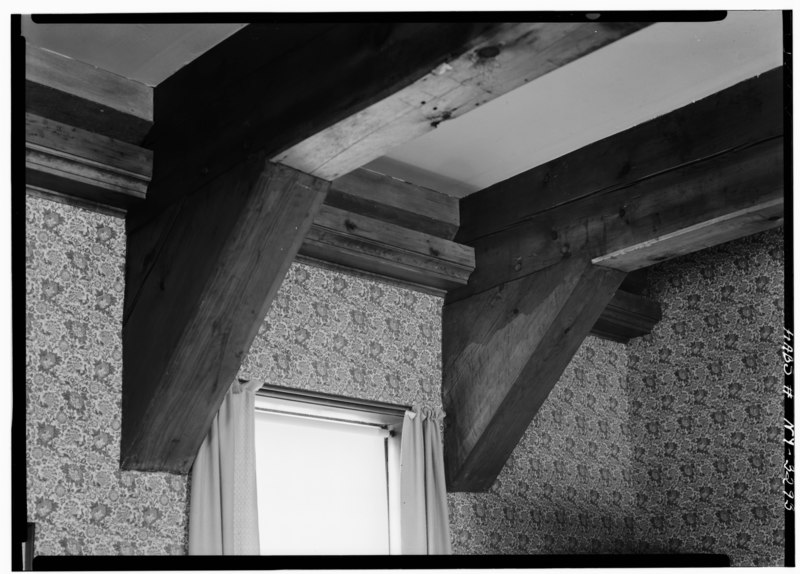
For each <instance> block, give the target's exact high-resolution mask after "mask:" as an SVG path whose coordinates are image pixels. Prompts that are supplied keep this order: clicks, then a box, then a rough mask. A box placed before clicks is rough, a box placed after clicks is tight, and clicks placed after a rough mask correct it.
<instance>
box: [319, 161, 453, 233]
mask: <svg viewBox="0 0 800 574" xmlns="http://www.w3.org/2000/svg"><path fill="white" fill-rule="evenodd" d="M325 205H330V206H331V207H338V208H340V209H345V210H347V211H350V212H352V213H357V214H359V215H364V216H367V217H372V218H375V219H380V220H381V221H385V222H386V223H391V224H394V225H399V226H401V227H405V228H406V229H411V230H413V231H419V232H420V233H427V234H429V235H434V236H436V237H441V238H442V239H453V237H454V236H455V234H456V232H457V231H458V226H459V221H460V220H459V213H458V199H457V198H455V197H452V196H449V195H445V194H443V193H439V192H438V191H433V190H431V189H427V188H424V187H421V186H418V185H414V184H413V183H408V182H406V181H402V180H400V179H396V178H394V177H390V176H388V175H382V174H380V173H376V172H374V171H369V170H367V169H357V170H355V171H353V172H350V173H348V174H347V175H344V176H342V177H340V178H338V179H335V180H333V181H332V182H331V189H330V191H329V192H328V196H327V197H326V198H325Z"/></svg>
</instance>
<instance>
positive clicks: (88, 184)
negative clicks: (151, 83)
mask: <svg viewBox="0 0 800 574" xmlns="http://www.w3.org/2000/svg"><path fill="white" fill-rule="evenodd" d="M25 59H26V66H25V184H26V189H27V192H28V194H31V195H38V196H44V197H47V198H48V199H53V200H55V201H61V202H65V203H70V204H73V205H79V206H81V207H88V208H90V209H97V210H100V211H104V212H107V213H114V214H116V215H121V214H124V211H125V209H127V208H128V207H129V206H131V205H133V204H135V203H137V202H141V201H142V200H143V199H144V197H145V195H146V192H147V186H148V184H149V182H150V177H151V174H152V165H153V152H152V151H150V150H148V149H145V148H143V147H141V146H140V145H139V142H140V141H141V140H142V139H143V138H144V136H145V134H146V133H147V131H148V130H149V129H150V127H151V126H152V123H153V121H152V120H153V93H152V92H153V90H152V88H150V87H148V86H145V85H144V84H140V83H139V82H135V81H133V80H128V79H126V78H123V77H120V76H117V75H116V74H112V73H110V72H107V71H105V70H101V69H99V68H96V67H94V66H90V65H88V64H84V63H83V62H79V61H77V60H73V59H72V58H68V57H66V56H62V55H60V54H56V53H54V52H49V51H47V50H43V49H41V48H37V47H36V46H31V45H26V46H25Z"/></svg>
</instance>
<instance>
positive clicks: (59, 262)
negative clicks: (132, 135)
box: [26, 197, 187, 555]
mask: <svg viewBox="0 0 800 574" xmlns="http://www.w3.org/2000/svg"><path fill="white" fill-rule="evenodd" d="M124 264H125V226H124V222H123V221H122V220H121V219H116V218H113V217H109V216H105V215H99V214H97V213H93V212H89V211H84V210H82V209H78V208H74V207H70V206H67V205H62V204H60V203H54V202H51V201H47V200H43V199H38V198H32V197H29V198H28V199H27V204H26V292H27V293H26V295H27V305H26V313H27V314H26V371H27V384H26V387H27V427H26V439H27V440H26V456H27V459H28V465H27V466H28V484H27V496H28V520H29V521H32V522H36V544H35V550H36V553H37V554H39V555H65V554H81V555H85V554H104V555H114V554H183V553H184V548H185V531H186V524H185V522H186V519H185V516H186V499H187V496H186V492H187V491H186V477H183V476H177V475H169V474H157V473H140V472H121V471H120V470H119V445H120V409H121V389H122V372H121V366H122V300H123V291H124V289H123V281H124Z"/></svg>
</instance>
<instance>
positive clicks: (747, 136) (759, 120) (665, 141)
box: [456, 68, 784, 244]
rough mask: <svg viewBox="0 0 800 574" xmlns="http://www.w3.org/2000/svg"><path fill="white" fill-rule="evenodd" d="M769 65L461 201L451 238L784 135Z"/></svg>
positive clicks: (776, 81) (466, 239)
mask: <svg viewBox="0 0 800 574" xmlns="http://www.w3.org/2000/svg"><path fill="white" fill-rule="evenodd" d="M782 102H783V70H782V69H781V68H776V69H774V70H771V71H769V72H766V73H764V74H761V75H760V76H757V77H755V78H752V79H749V80H746V81H744V82H741V83H739V84H736V85H734V86H732V87H730V88H728V89H726V90H723V91H721V92H718V93H716V94H713V95H711V96H708V97H707V98H704V99H702V100H699V101H697V102H694V103H692V104H689V105H688V106H685V107H683V108H680V109H678V110H675V111H673V112H670V113H668V114H666V115H664V116H661V117H658V118H656V119H654V120H651V121H649V122H645V123H643V124H640V125H638V126H635V127H633V128H630V129H628V130H625V131H623V132H620V133H618V134H615V135H612V136H609V137H607V138H605V139H603V140H600V141H597V142H595V143H592V144H589V145H588V146H585V147H583V148H581V149H579V150H576V151H574V152H571V153H569V154H566V155H564V156H562V157H560V158H558V159H555V160H553V161H550V162H547V163H545V164H543V165H541V166H538V167H535V168H533V169H530V170H528V171H526V172H523V173H521V174H519V175H517V176H514V177H511V178H509V179H507V180H505V181H501V182H499V183H497V184H495V185H492V186H490V187H488V188H486V189H484V190H481V191H479V192H477V193H474V194H472V195H469V196H467V197H465V198H464V199H462V201H461V227H460V229H459V233H458V236H457V238H456V240H457V241H459V242H462V243H468V244H469V243H472V242H473V241H475V240H477V239H479V238H481V237H486V236H488V235H491V234H494V233H499V232H502V231H503V230H505V229H509V228H511V227H514V226H515V225H519V224H520V223H523V222H524V221H525V220H526V219H529V218H532V217H535V216H537V215H538V214H541V213H543V212H546V211H550V210H554V209H557V208H558V207H560V206H564V205H568V204H573V203H575V202H577V201H580V200H581V199H582V198H587V197H591V196H592V195H596V194H599V193H610V192H612V191H614V190H615V189H619V188H622V187H625V186H629V185H632V184H634V183H636V182H638V181H642V180H644V179H646V178H648V177H653V176H656V175H658V174H661V173H663V172H666V171H669V170H673V169H676V168H679V167H682V166H684V165H687V164H690V163H692V162H695V161H701V160H704V159H707V158H710V157H713V156H715V155H719V154H723V153H726V152H729V151H734V150H736V149H739V148H742V147H745V146H748V145H752V144H754V143H757V142H760V141H765V140H767V139H770V138H774V137H777V136H781V135H782V134H783V124H784V121H783V120H784V118H783V103H782Z"/></svg>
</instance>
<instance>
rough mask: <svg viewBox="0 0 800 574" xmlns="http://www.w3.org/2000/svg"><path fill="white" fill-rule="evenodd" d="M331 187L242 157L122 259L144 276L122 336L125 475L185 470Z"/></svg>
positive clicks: (190, 463) (131, 271)
mask: <svg viewBox="0 0 800 574" xmlns="http://www.w3.org/2000/svg"><path fill="white" fill-rule="evenodd" d="M328 185H329V184H328V182H324V181H322V180H319V179H317V178H314V177H312V176H308V175H305V174H302V173H300V172H297V171H296V170H293V169H291V168H287V167H284V166H279V165H276V164H273V163H270V162H267V161H266V160H265V159H264V158H251V159H250V160H249V161H247V162H246V163H244V164H242V165H241V166H240V167H239V168H237V169H235V170H233V171H231V172H229V173H228V174H226V175H225V176H224V177H220V178H217V179H216V180H215V181H214V182H213V184H212V185H209V186H207V187H206V188H204V189H203V190H201V191H200V192H198V193H197V194H195V196H194V201H193V202H192V203H191V204H186V205H184V206H182V209H181V213H180V216H176V217H174V218H173V219H172V221H171V223H170V225H169V226H167V227H165V228H153V229H152V230H151V232H152V233H156V234H158V235H159V236H160V237H159V240H158V241H155V242H153V244H154V245H156V246H157V247H156V249H157V251H156V252H151V253H150V254H149V257H143V258H140V259H136V260H129V261H128V272H129V273H134V274H136V275H137V276H138V275H140V274H144V275H146V277H145V279H144V281H143V283H142V287H141V289H140V290H139V291H138V293H137V294H136V300H135V301H131V302H129V303H130V305H129V306H128V308H127V315H126V316H125V318H124V323H123V329H122V335H123V390H122V412H123V417H122V445H121V462H122V468H124V469H129V470H166V471H170V472H180V473H185V472H188V470H189V468H190V467H191V465H192V462H193V461H194V457H195V454H196V453H197V449H198V448H199V446H200V443H201V442H202V440H203V438H204V436H205V434H206V432H207V431H208V427H209V425H210V423H211V419H212V418H213V417H214V415H215V413H216V412H217V410H218V409H219V405H220V403H221V402H222V399H223V397H224V396H225V393H226V392H227V390H228V388H229V387H230V385H231V383H232V382H233V379H234V377H235V376H236V372H237V371H238V369H239V366H240V364H241V361H242V359H243V357H244V355H245V354H246V353H247V350H248V349H249V347H250V344H251V343H252V341H253V338H254V337H255V335H256V333H257V331H258V328H259V326H260V325H261V323H262V322H263V320H264V317H265V316H266V313H267V310H268V309H269V305H270V303H271V301H272V298H273V297H274V295H275V293H276V292H277V290H278V287H279V286H280V284H281V281H282V280H283V277H284V275H285V274H286V271H287V270H288V268H289V265H290V264H291V262H292V260H293V259H294V256H295V254H296V253H297V250H298V249H299V248H300V244H301V243H302V241H303V237H304V236H305V234H306V232H307V231H308V229H309V227H310V226H311V223H312V221H313V219H314V215H315V214H316V211H317V210H318V209H319V207H320V205H321V204H322V201H323V199H324V197H325V193H326V192H327V189H328ZM138 265H143V266H144V268H138V267H134V268H131V267H132V266H138Z"/></svg>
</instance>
